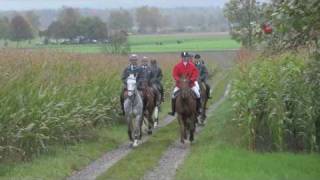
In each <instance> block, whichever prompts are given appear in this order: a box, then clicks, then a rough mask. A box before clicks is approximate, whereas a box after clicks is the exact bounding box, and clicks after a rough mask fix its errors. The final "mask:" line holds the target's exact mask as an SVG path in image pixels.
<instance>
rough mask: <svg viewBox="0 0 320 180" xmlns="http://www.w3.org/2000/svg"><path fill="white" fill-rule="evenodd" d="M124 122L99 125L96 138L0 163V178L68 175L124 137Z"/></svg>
mask: <svg viewBox="0 0 320 180" xmlns="http://www.w3.org/2000/svg"><path fill="white" fill-rule="evenodd" d="M126 127H127V126H125V125H115V126H112V127H108V128H101V129H99V130H96V131H97V140H94V141H92V142H88V141H85V142H82V143H79V144H76V145H71V146H67V147H63V146H57V147H55V148H53V149H52V150H50V152H48V153H46V154H43V155H40V156H39V157H38V158H36V159H35V160H34V161H31V162H24V163H21V162H19V163H11V164H1V165H0V179H3V180H7V179H14V180H15V179H17V180H18V179H23V180H35V179H45V180H56V179H63V178H64V177H66V176H69V175H70V174H71V173H72V172H73V171H75V170H79V169H81V168H83V167H84V166H86V165H87V164H89V163H90V162H92V161H93V160H95V159H96V158H98V157H100V156H101V155H102V154H103V153H105V152H106V151H109V150H111V149H114V148H116V147H117V146H118V145H119V144H122V143H123V142H125V141H126V140H127V139H128V137H127V134H126V133H125V132H126Z"/></svg>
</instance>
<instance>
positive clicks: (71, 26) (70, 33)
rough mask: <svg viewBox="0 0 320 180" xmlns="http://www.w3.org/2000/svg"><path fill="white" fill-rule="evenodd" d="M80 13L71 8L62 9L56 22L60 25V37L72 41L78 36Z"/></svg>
mask: <svg viewBox="0 0 320 180" xmlns="http://www.w3.org/2000/svg"><path fill="white" fill-rule="evenodd" d="M80 18H81V16H80V13H79V11H78V10H76V9H73V8H64V9H62V11H61V12H60V14H59V17H58V21H59V22H60V23H61V25H62V29H61V30H62V37H63V38H67V39H70V40H71V39H74V38H76V37H77V36H78V33H79V28H78V23H79V21H80Z"/></svg>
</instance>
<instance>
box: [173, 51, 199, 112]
mask: <svg viewBox="0 0 320 180" xmlns="http://www.w3.org/2000/svg"><path fill="white" fill-rule="evenodd" d="M191 60H192V58H191V56H190V55H189V53H188V52H182V53H181V61H180V62H179V63H178V64H176V65H175V67H174V69H173V78H174V80H175V81H176V87H175V88H174V90H173V93H172V101H171V108H172V112H169V113H168V114H169V115H172V116H174V114H175V104H176V93H177V91H178V90H179V80H180V77H181V76H185V77H186V78H187V79H188V80H189V81H190V87H191V89H192V91H193V92H194V93H195V95H196V97H197V98H196V99H197V111H198V113H199V111H200V92H199V88H198V87H197V86H196V83H195V82H196V81H197V78H198V76H199V71H198V69H197V68H196V67H195V65H194V64H193V63H192V62H191Z"/></svg>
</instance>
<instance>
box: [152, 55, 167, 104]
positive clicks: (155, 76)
mask: <svg viewBox="0 0 320 180" xmlns="http://www.w3.org/2000/svg"><path fill="white" fill-rule="evenodd" d="M150 68H151V84H153V85H155V86H156V88H157V90H158V91H159V93H160V96H161V101H162V102H163V101H164V91H163V86H162V84H161V80H162V77H163V75H162V70H161V68H160V67H159V66H158V64H157V60H155V59H153V60H151V67H150Z"/></svg>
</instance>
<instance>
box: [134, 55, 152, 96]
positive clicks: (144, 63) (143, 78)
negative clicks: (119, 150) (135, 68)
mask: <svg viewBox="0 0 320 180" xmlns="http://www.w3.org/2000/svg"><path fill="white" fill-rule="evenodd" d="M148 63H149V58H148V57H146V56H144V57H143V58H142V60H141V66H140V71H141V73H140V76H139V80H138V81H137V82H138V89H139V90H141V86H142V82H147V84H148V86H150V85H151V68H150V66H149V64H148Z"/></svg>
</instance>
